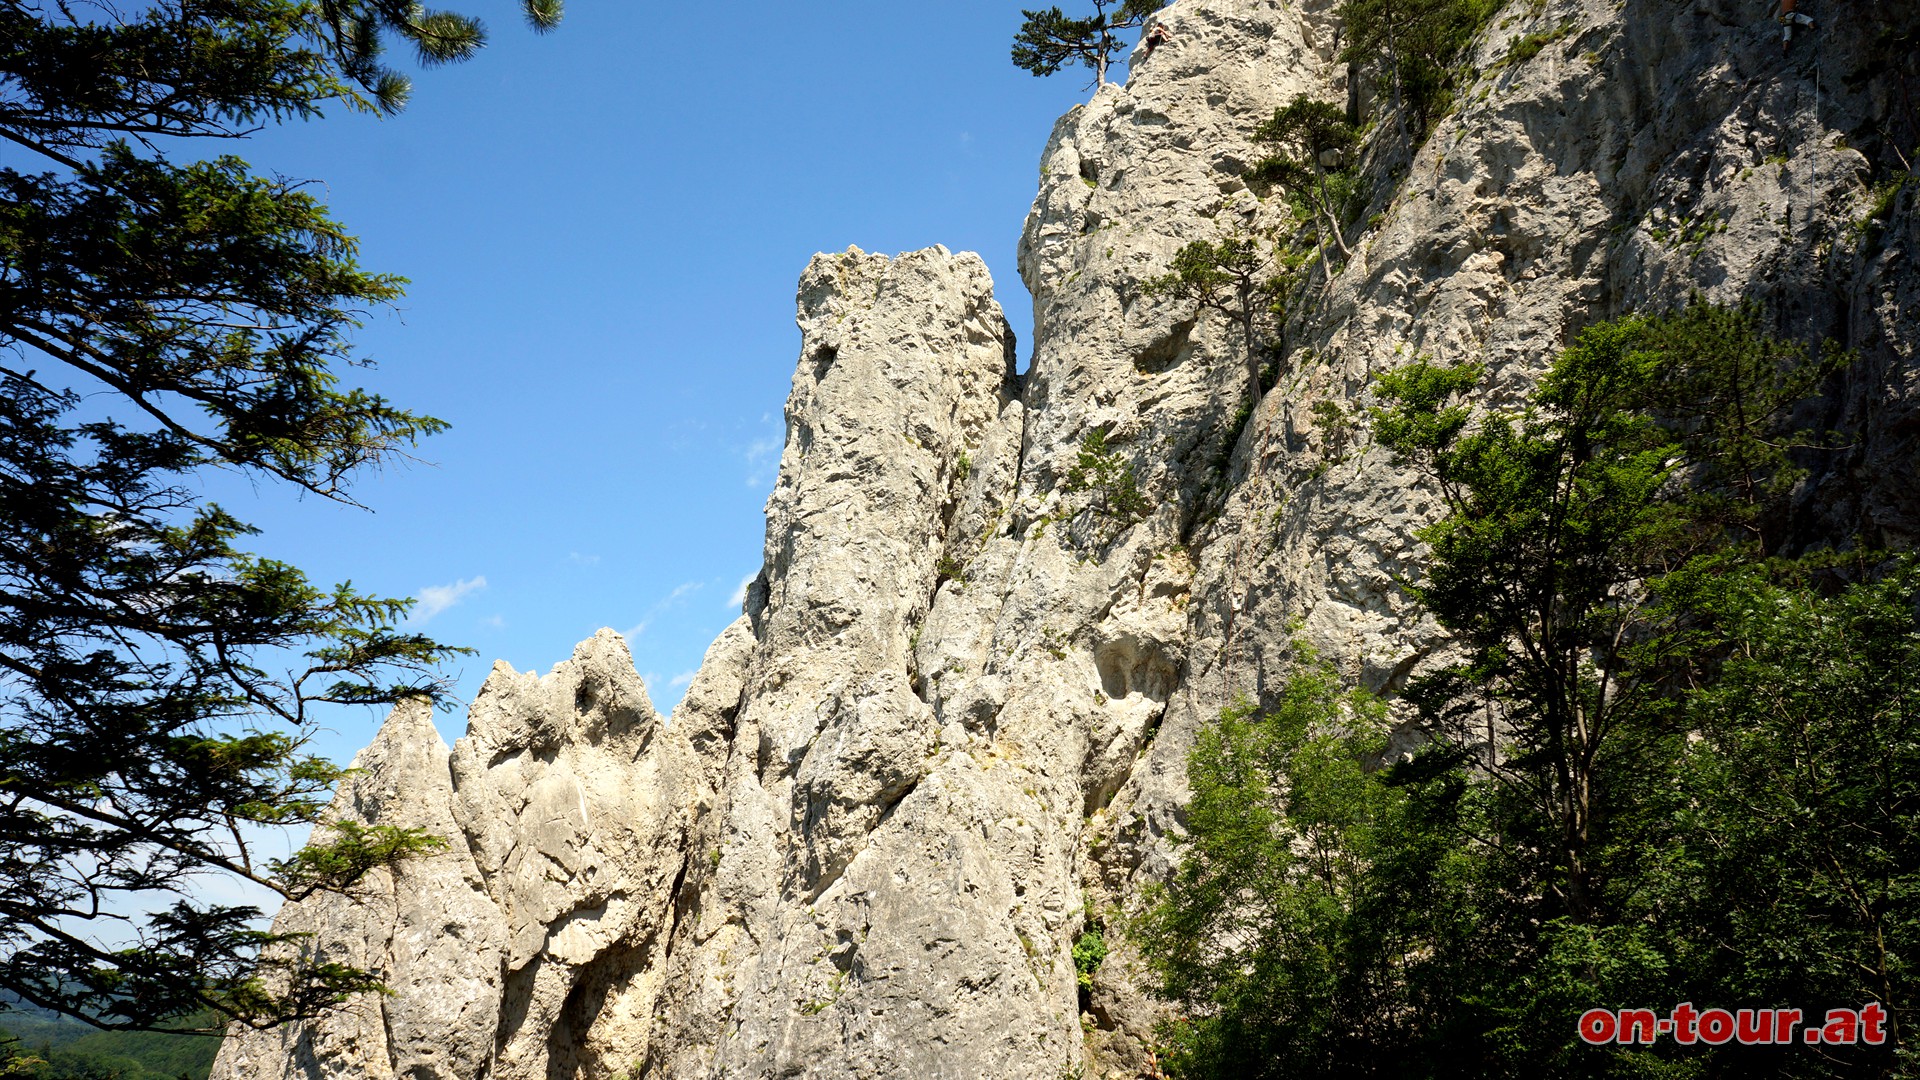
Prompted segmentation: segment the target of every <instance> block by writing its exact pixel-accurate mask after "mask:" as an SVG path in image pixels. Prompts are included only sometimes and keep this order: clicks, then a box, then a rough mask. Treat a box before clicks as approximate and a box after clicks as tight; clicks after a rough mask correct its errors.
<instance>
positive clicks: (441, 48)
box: [0, 0, 560, 1030]
mask: <svg viewBox="0 0 1920 1080" xmlns="http://www.w3.org/2000/svg"><path fill="white" fill-rule="evenodd" d="M524 11H525V14H526V16H527V18H528V20H529V21H530V22H531V23H532V25H533V27H534V28H535V29H536V30H545V29H548V28H550V27H552V26H553V25H554V24H555V22H556V21H557V20H558V18H559V16H560V7H559V0H525V3H524ZM393 41H398V42H402V43H405V44H407V45H410V46H412V47H413V49H414V50H415V51H416V52H417V54H418V58H419V59H420V60H421V61H422V62H423V63H427V64H434V63H442V62H448V61H457V60H462V59H465V58H467V57H469V56H471V55H472V54H473V53H474V52H475V51H476V50H477V49H478V48H480V46H481V45H482V43H483V41H484V34H483V32H482V29H481V26H480V24H479V22H478V21H477V20H475V19H473V18H470V17H467V16H463V15H458V14H454V13H450V12H433V11H427V10H425V9H424V8H421V7H419V6H417V5H415V4H411V3H408V2H405V0H152V2H150V3H146V4H142V5H136V6H135V7H134V8H133V9H132V10H130V11H129V12H128V13H126V14H125V15H118V14H112V13H110V12H107V11H106V10H105V9H101V8H95V7H91V6H83V5H68V4H52V3H47V4H43V3H36V2H33V0H0V138H4V139H5V140H6V141H8V142H10V143H11V144H13V145H14V146H15V147H16V154H15V158H14V160H15V161H16V162H18V161H19V160H21V158H22V157H23V156H24V157H26V159H27V160H29V161H32V162H34V163H35V165H36V166H37V168H34V167H26V166H23V165H15V164H10V165H8V166H6V167H4V168H0V388H3V389H0V989H4V990H6V991H10V992H11V993H13V994H16V995H18V996H19V997H20V998H22V999H24V1000H25V1001H27V1002H31V1003H33V1004H35V1005H38V1006H41V1007H45V1008H50V1009H54V1010H57V1011H60V1012H64V1013H68V1014H71V1015H76V1016H79V1017H82V1018H84V1019H87V1020H88V1021H90V1022H92V1023H95V1024H97V1025H99V1026H102V1027H110V1028H159V1029H165V1028H169V1027H187V1028H193V1027H199V1028H200V1029H202V1030H205V1029H209V1028H210V1029H214V1030H217V1029H218V1028H220V1027H222V1026H224V1022H225V1021H226V1020H227V1019H228V1018H233V1019H238V1020H241V1021H244V1022H247V1023H252V1024H256V1025H267V1024H272V1023H276V1022H281V1021H284V1020H287V1019H290V1018H294V1017H299V1016H304V1015H310V1014H312V1013H313V1012H314V1011H316V1010H317V1009H320V1008H323V1007H325V1006H327V1005H328V1004H331V1003H333V1002H335V1001H337V1000H340V999H341V998H342V997H343V996H344V995H347V994H350V993H354V992H359V991H364V990H368V989H371V988H374V987H375V985H376V984H375V980H374V979H373V977H372V976H371V975H369V974H368V973H366V972H363V971H357V970H355V969H353V968H350V967H347V966H344V965H340V964H336V963H332V962H330V961H326V960H324V959H322V958H318V957H299V956H298V949H297V948H292V949H276V950H271V951H270V952H269V953H267V954H266V955H272V956H278V957H281V958H280V959H276V960H263V959H262V956H263V952H262V950H263V949H265V948H266V947H267V946H269V945H273V944H276V943H278V942H280V941H282V940H283V939H279V938H276V937H275V936H274V935H272V934H271V933H268V932H265V931H262V930H259V929H257V928H256V920H257V918H258V916H259V914H260V913H259V912H258V911H257V910H255V909H253V908H250V907H244V906H228V905H219V904H209V903H205V902H202V901H199V900H196V899H194V888H193V879H194V878H195V877H196V876H198V875H204V874H208V873H215V874H221V873H224V874H228V875H232V876H235V877H239V878H244V879H246V880H248V881H252V882H255V883H258V884H261V885H264V886H267V887H268V888H271V889H273V890H275V891H277V892H279V893H280V894H282V895H283V896H287V897H299V896H302V895H306V894H308V893H310V892H312V891H314V890H320V889H344V888H349V887H351V886H352V885H353V884H354V883H355V882H356V881H358V880H359V879H360V878H361V877H362V876H364V875H365V874H366V873H367V872H368V871H369V870H370V869H372V868H374V867H377V866H382V865H386V864H390V863H392V862H394V861H396V860H398V859H403V858H406V857H408V856H410V855H414V854H418V853H420V852H423V851H427V850H431V849H433V848H434V847H435V846H437V845H438V844H439V843H441V842H442V841H440V840H439V839H438V838H434V837H429V836H425V835H421V834H419V833H417V832H413V831H407V830H395V829H390V828H360V829H356V828H337V829H334V830H333V831H332V832H331V833H326V832H324V831H323V832H322V833H321V834H318V835H316V837H315V843H314V845H312V846H310V847H309V848H308V849H307V850H306V851H304V852H302V853H301V855H300V856H298V857H296V858H294V859H292V860H288V861H284V862H266V863H263V862H261V861H260V860H258V859H256V858H255V857H254V856H253V854H252V853H251V851H250V844H249V841H250V839H252V838H253V837H254V836H256V835H258V833H259V830H260V829H262V828H269V829H270V828H273V827H285V826H294V825H300V824H307V823H313V822H315V821H316V820H317V819H318V816H319V814H320V811H321V809H322V808H323V807H324V805H325V803H326V799H327V795H328V792H329V790H330V788H331V786H332V785H333V783H334V782H335V781H336V780H338V779H339V778H340V776H341V775H342V770H341V769H340V768H338V767H336V766H334V765H332V764H330V763H328V762H326V761H324V760H321V759H319V758H318V757H315V756H314V755H312V754H311V753H310V752H309V751H308V749H307V746H308V743H309V741H310V738H311V736H312V734H313V732H314V730H315V717H314V715H313V711H312V710H313V707H314V706H315V705H317V704H319V703H346V704H361V705H381V704H386V703H392V702H395V701H398V700H400V699H401V698H403V697H406V696H408V695H415V694H428V695H432V694H433V693H435V691H436V689H437V682H436V679H435V675H434V668H435V665H436V664H437V663H438V662H439V661H440V660H442V659H444V658H445V657H447V656H448V655H449V654H450V653H453V652H457V651H461V650H455V649H451V648H449V647H448V646H445V645H442V644H440V643H437V642H435V641H432V640H430V639H428V638H426V637H424V636H421V635H419V634H415V633H410V632H408V631H406V629H405V628H404V627H403V625H402V622H401V620H402V617H403V616H404V614H405V612H406V610H407V608H408V606H409V604H410V601H406V600H396V599H388V598H382V597H378V596H374V595H370V594H367V593H365V592H362V591H359V590H356V589H354V588H353V587H352V586H351V585H340V586H337V587H334V588H331V589H327V588H321V587H318V586H316V585H314V584H313V583H311V582H309V581H308V579H307V578H306V576H305V575H304V574H302V573H301V572H300V570H299V569H297V568H296V567H293V566H289V565H286V564H284V563H280V562H276V561H273V560H270V559H264V558H260V557H258V556H255V555H252V554H249V553H248V552H247V551H246V550H244V548H243V547H242V544H243V543H244V540H245V538H246V537H247V536H249V535H251V534H252V533H254V532H255V530H254V529H253V528H251V527H250V526H248V525H247V524H245V523H244V522H242V521H240V520H238V519H236V518H235V517H233V516H232V515H231V514H229V513H227V512H226V511H225V510H223V509H221V508H220V507H219V506H216V505H214V504H212V503H209V502H206V501H205V500H204V499H203V498H202V497H201V496H200V495H198V494H197V493H196V492H195V490H194V486H195V485H194V478H195V477H196V476H197V475H199V474H201V473H204V472H206V471H209V470H216V469H222V470H229V471H238V472H240V473H243V474H250V475H253V476H256V477H262V478H269V479H271V480H272V481H277V482H283V483H285V484H288V485H291V486H292V487H294V488H296V489H299V490H300V491H304V492H310V493H313V494H315V495H319V496H322V497H324V498H328V499H333V500H337V501H340V502H343V503H349V504H351V503H352V498H351V495H350V494H349V491H350V485H351V482H352V480H353V478H354V476H355V475H356V474H357V473H359V472H360V471H362V470H363V469H365V468H366V467H368V466H377V465H379V464H380V463H382V462H385V461H389V460H392V459H394V458H395V457H396V456H397V455H401V454H403V453H404V452H405V451H406V450H407V448H408V447H410V446H412V445H413V444H414V443H415V441H416V440H418V439H419V438H421V437H423V436H426V435H430V434H433V433H434V432H437V431H439V430H441V429H442V428H443V427H444V426H445V425H444V424H443V423H442V422H441V421H439V420H436V419H434V418H432V417H430V416H425V415H422V414H417V413H413V412H409V411H406V410H404V409H401V408H398V407H396V406H394V405H392V404H390V403H389V402H387V401H385V400H384V399H382V398H380V397H379V396H377V395H374V394H371V393H368V392H366V391H364V390H361V389H353V388H347V387H345V386H343V384H341V382H340V381H339V379H340V376H339V370H340V369H341V368H342V367H343V366H350V365H359V364H362V363H364V361H363V360H362V359H361V358H360V357H359V356H357V355H356V353H355V351H354V349H353V347H352V344H351V341H350V335H351V332H352V331H353V329H354V328H355V327H356V326H357V325H358V320H359V318H360V317H361V316H362V315H363V313H364V312H365V311H366V310H367V309H369V308H371V307H374V306H377V305H384V304H388V303H391V302H392V301H393V300H394V299H395V298H397V297H398V296H399V295H400V290H401V285H402V281H401V279H399V278H396V277H393V276H390V275H383V274H376V273H371V272H368V271H366V270H363V269H362V268H361V267H360V266H359V264H358V263H357V261H356V259H355V242H354V239H353V237H352V236H350V235H349V234H348V233H347V232H346V231H345V229H344V228H343V227H342V226H341V225H340V224H339V223H338V222H336V221H334V220H333V219H332V218H331V217H330V216H328V214H327V211H326V209H325V207H323V206H321V205H320V204H319V203H318V202H316V201H315V200H314V199H313V197H312V196H311V195H309V194H307V193H306V192H305V191H303V190H301V188H300V186H299V185H297V184H292V183H289V182H286V181H283V180H278V179H269V178H265V177H262V176H258V175H255V174H254V173H253V172H251V171H250V170H249V169H248V167H247V165H246V164H245V163H244V162H242V161H241V160H239V159H238V158H236V157H232V156H220V157H214V158H211V159H208V160H197V161H176V160H174V159H173V157H172V156H170V152H173V151H180V152H187V151H190V150H191V148H193V147H195V146H197V145H202V144H200V143H197V142H195V141H193V140H205V139H214V140H234V139H239V138H243V137H245V136H246V135H247V134H249V133H251V132H252V131H255V130H257V129H258V128H259V127H260V126H261V125H263V124H266V123H270V122H275V121H280V120H285V119H289V118H309V117H315V116H318V115H320V113H321V112H322V110H323V109H325V108H326V107H327V106H328V105H344V106H347V107H349V108H356V109H362V110H370V111H375V112H390V111H393V110H396V109H398V108H400V107H401V106H402V104H403V103H404V102H405V100H406V96H407V90H408V84H407V80H406V78H405V77H404V76H402V75H401V74H399V73H398V72H396V71H394V70H393V69H392V68H390V67H388V66H386V65H385V63H384V62H383V61H382V53H383V46H384V45H385V44H386V43H388V42H393ZM21 151H25V155H22V154H21V153H20V152H21ZM102 391H105V393H102ZM83 392H84V393H85V394H87V400H86V407H85V408H84V409H83V408H82V393H83ZM156 895H157V896H160V897H165V898H170V899H171V900H172V903H171V906H170V907H168V908H166V909H165V910H163V911H160V912H158V913H154V914H150V915H146V916H141V915H136V914H131V913H133V912H138V911H141V910H144V909H148V908H150V907H151V906H152V905H153V897H155V896H156ZM289 944H294V943H289ZM289 957H291V958H289ZM192 1015H198V1016H199V1017H200V1018H201V1020H200V1021H199V1022H198V1023H196V1022H194V1021H190V1020H185V1019H182V1018H185V1017H189V1016H192Z"/></svg>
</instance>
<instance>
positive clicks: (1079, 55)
mask: <svg viewBox="0 0 1920 1080" xmlns="http://www.w3.org/2000/svg"><path fill="white" fill-rule="evenodd" d="M1166 6H1167V0H1093V8H1094V13H1093V15H1092V16H1090V17H1088V18H1084V19H1075V18H1070V17H1068V16H1067V14H1066V13H1065V12H1063V11H1061V10H1060V9H1059V8H1058V7H1051V8H1048V9H1047V10H1045V11H1022V12H1021V13H1020V14H1021V15H1023V16H1025V17H1026V21H1025V22H1024V23H1021V24H1020V33H1019V34H1017V35H1016V36H1015V37H1014V39H1013V66H1015V67H1017V68H1023V69H1025V70H1027V71H1031V72H1033V73H1034V74H1035V75H1052V74H1053V73H1054V72H1056V71H1059V70H1060V69H1061V68H1062V67H1063V66H1065V65H1067V64H1069V63H1071V62H1073V61H1076V60H1077V61H1079V62H1080V63H1082V64H1085V65H1086V66H1087V67H1088V68H1091V69H1092V70H1093V81H1094V85H1095V86H1098V85H1100V84H1102V83H1104V82H1106V81H1107V68H1108V67H1109V66H1110V65H1111V64H1112V62H1113V57H1114V54H1116V53H1118V52H1119V51H1120V50H1121V49H1122V48H1123V47H1124V46H1122V44H1121V43H1120V39H1119V38H1118V37H1117V36H1115V35H1116V34H1118V33H1119V32H1120V31H1123V30H1136V29H1139V28H1140V27H1142V26H1145V25H1146V22H1147V19H1148V18H1149V17H1151V16H1152V15H1153V13H1154V12H1156V11H1159V10H1160V9H1161V8H1163V7H1166ZM1108 8H1113V9H1114V11H1113V12H1112V13H1111V14H1109V13H1108V10H1107V9H1108Z"/></svg>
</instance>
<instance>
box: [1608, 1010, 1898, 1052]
mask: <svg viewBox="0 0 1920 1080" xmlns="http://www.w3.org/2000/svg"><path fill="white" fill-rule="evenodd" d="M1886 1024H1887V1010H1886V1009H1885V1008H1884V1007H1882V1006H1881V1004H1880V1003H1879V1002H1877V1001H1875V1002H1870V1003H1868V1004H1866V1005H1863V1006H1861V1007H1860V1008H1858V1009H1828V1010H1827V1017H1826V1020H1825V1022H1824V1023H1817V1024H1816V1023H1812V1022H1811V1021H1809V1020H1808V1019H1807V1017H1806V1014H1805V1013H1804V1012H1802V1011H1801V1010H1799V1009H1737V1010H1729V1009H1701V1010H1696V1009H1695V1008H1694V1007H1693V1003H1692V1002H1690V1001H1683V1002H1681V1003H1680V1004H1678V1005H1675V1006H1674V1007H1673V1011H1672V1012H1670V1013H1668V1014H1667V1015H1665V1016H1659V1015H1657V1014H1655V1013H1654V1011H1653V1010H1652V1009H1618V1010H1615V1009H1588V1010H1587V1011H1586V1012H1584V1013H1582V1014H1580V1038H1581V1039H1582V1040H1584V1041H1585V1042H1587V1043H1590V1044H1592V1045H1594V1046H1600V1045H1603V1044H1605V1043H1640V1044H1643V1045H1649V1044H1651V1043H1653V1041H1654V1040H1655V1039H1658V1038H1660V1037H1662V1036H1671V1037H1672V1039H1673V1041H1674V1042H1676V1043H1679V1044H1680V1045H1682V1046H1688V1045H1693V1044H1697V1043H1704V1044H1706V1045H1708V1046H1719V1045H1721V1044H1722V1043H1728V1042H1736V1043H1739V1044H1740V1045H1742V1046H1788V1045H1792V1044H1794V1043H1800V1044H1803V1045H1807V1046H1818V1045H1821V1044H1829V1045H1832V1044H1838V1045H1842V1046H1852V1045H1855V1044H1859V1043H1864V1044H1866V1045H1868V1046H1879V1045H1881V1044H1883V1043H1885V1042H1886V1041H1887V1030H1886ZM1802 1025H1805V1027H1804V1028H1803V1027H1802ZM1796 1029H1797V1030H1798V1031H1799V1034H1798V1036H1797V1037H1796V1035H1795V1031H1796Z"/></svg>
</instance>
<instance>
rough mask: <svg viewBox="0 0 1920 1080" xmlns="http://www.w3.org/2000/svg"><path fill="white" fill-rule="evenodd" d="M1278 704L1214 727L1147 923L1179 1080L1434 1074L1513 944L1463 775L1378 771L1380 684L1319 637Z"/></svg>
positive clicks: (1148, 952) (1140, 928) (1382, 725)
mask: <svg viewBox="0 0 1920 1080" xmlns="http://www.w3.org/2000/svg"><path fill="white" fill-rule="evenodd" d="M1300 653H1301V657H1302V659H1301V661H1300V662H1299V663H1298V664H1297V665H1296V666H1295V668H1294V669H1293V671H1292V672H1291V674H1290V675H1289V676H1288V678H1287V680H1286V682H1285V684H1284V685H1283V687H1282V688H1281V690H1280V692H1279V694H1278V699H1277V701H1276V703H1275V704H1274V705H1273V707H1272V708H1270V709H1268V710H1266V711H1265V712H1256V710H1254V709H1253V707H1252V706H1251V705H1249V704H1248V703H1246V702H1244V701H1243V702H1240V703H1238V704H1236V705H1235V706H1234V707H1232V708H1229V709H1227V710H1226V711H1224V712H1223V713H1222V714H1221V716H1220V721H1219V724H1218V725H1217V726H1215V727H1212V728H1209V729H1207V730H1205V731H1203V732H1201V734H1200V736H1199V738H1198V740H1197V742H1196V745H1195V747H1194V750H1193V752H1192V755H1191V757H1190V758H1189V762H1188V766H1187V775H1188V780H1189V783H1190V784H1191V785H1192V789H1193V798H1192V801H1191V803H1190V804H1189V806H1188V809H1187V834H1186V836H1185V837H1184V838H1182V839H1181V840H1180V843H1181V844H1182V846H1183V848H1184V852H1183V857H1182V860H1181V865H1180V868H1179V870H1178V871H1177V872H1176V873H1175V875H1174V876H1173V878H1172V879H1171V880H1170V881H1169V882H1168V883H1167V884H1166V885H1165V886H1164V887H1162V888H1160V889H1158V890H1153V891H1150V892H1149V894H1148V896H1149V901H1150V905H1149V906H1148V907H1147V908H1146V910H1145V911H1144V912H1143V914H1142V915H1141V916H1140V917H1139V918H1138V919H1136V920H1135V921H1134V923H1133V925H1132V926H1131V928H1130V930H1131V933H1132V934H1133V936H1134V938H1135V940H1136V941H1137V942H1138V943H1139V944H1140V946H1141V950H1142V953H1143V955H1144V956H1146V957H1147V959H1148V961H1149V963H1150V964H1151V965H1152V967H1153V969H1154V971H1155V972H1156V974H1158V975H1159V976H1160V978H1161V980H1162V984H1161V989H1162V992H1163V993H1164V994H1166V995H1167V996H1168V997H1169V998H1170V999H1172V1000H1174V1001H1176V1002H1178V1003H1179V1004H1180V1005H1181V1006H1182V1007H1183V1009H1182V1011H1183V1012H1184V1014H1185V1016H1186V1017H1187V1020H1186V1022H1184V1023H1180V1024H1176V1025H1174V1026H1173V1027H1172V1028H1171V1029H1170V1030H1168V1031H1167V1032H1166V1033H1165V1034H1166V1036H1167V1038H1168V1040H1169V1042H1170V1043H1171V1046H1170V1047H1169V1049H1170V1051H1171V1053H1170V1055H1169V1064H1170V1065H1171V1066H1172V1068H1173V1071H1174V1072H1175V1074H1176V1075H1179V1076H1204V1077H1246V1078H1266V1077H1273V1078H1281V1077H1323V1076H1326V1077H1331V1076H1365V1075H1383V1076H1401V1075H1406V1076H1412V1075H1420V1072H1421V1069H1420V1062H1421V1061H1423V1060H1426V1061H1429V1062H1430V1061H1436V1060H1445V1059H1448V1058H1452V1059H1455V1060H1461V1061H1470V1060H1472V1058H1473V1047H1472V1046H1471V1045H1470V1043H1468V1042H1466V1041H1463V1040H1461V1039H1460V1038H1458V1037H1457V1036H1458V1033H1457V1032H1456V1031H1455V1030H1454V1025H1453V1023H1452V1020H1453V1019H1454V1018H1455V1016H1456V1015H1457V1013H1458V1012H1459V1009H1458V999H1459V996H1460V992H1461V990H1462V988H1463V986H1464V985H1465V984H1464V982H1463V977H1462V973H1461V972H1460V971H1458V970H1456V969H1457V968H1459V967H1460V966H1461V965H1462V961H1463V959H1465V958H1468V957H1485V956H1494V955H1499V954H1501V953H1503V952H1505V951H1506V950H1504V949H1503V948H1502V942H1501V941H1500V939H1499V936H1498V927H1497V920H1495V919H1493V918H1491V917H1489V915H1488V912H1489V911H1491V910H1497V909H1496V908H1490V907H1489V906H1487V905H1485V904H1483V903H1479V902H1476V901H1478V900H1479V899H1480V898H1479V897H1478V896H1477V892H1478V890H1477V889H1476V886H1475V878H1476V874H1477V872H1478V862H1477V859H1476V855H1475V853H1474V852H1473V851H1472V849H1470V848H1469V847H1468V846H1467V845H1464V844H1462V843H1460V840H1459V837H1460V835H1461V832H1462V830H1463V828H1465V827H1466V822H1468V821H1469V820H1471V818H1472V817H1473V814H1474V810H1473V807H1472V806H1471V805H1470V804H1469V802H1468V801H1467V800H1465V799H1464V798H1463V796H1464V795H1465V794H1466V787H1465V784H1464V782H1463V780H1462V779H1461V776H1460V774H1459V773H1458V771H1457V770H1451V769H1432V768H1429V767H1428V766H1430V765H1431V761H1425V762H1422V763H1421V765H1420V766H1419V767H1418V768H1416V769H1404V770H1394V771H1382V770H1379V769H1377V768H1375V767H1374V766H1375V763H1376V762H1378V761H1379V759H1380V757H1381V756H1382V755H1383V753H1384V752H1385V750H1386V748H1387V725H1386V710H1385V706H1384V703H1383V702H1381V701H1380V700H1379V699H1378V698H1376V697H1374V696H1372V695H1369V694H1365V693H1360V692H1356V691H1342V689H1341V686H1340V679H1339V676H1338V673H1337V672H1335V671H1334V670H1333V669H1332V668H1330V667H1329V666H1327V665H1324V664H1322V663H1319V662H1317V661H1316V660H1314V658H1313V657H1312V655H1311V653H1308V652H1306V651H1305V650H1304V649H1302V650H1300Z"/></svg>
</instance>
